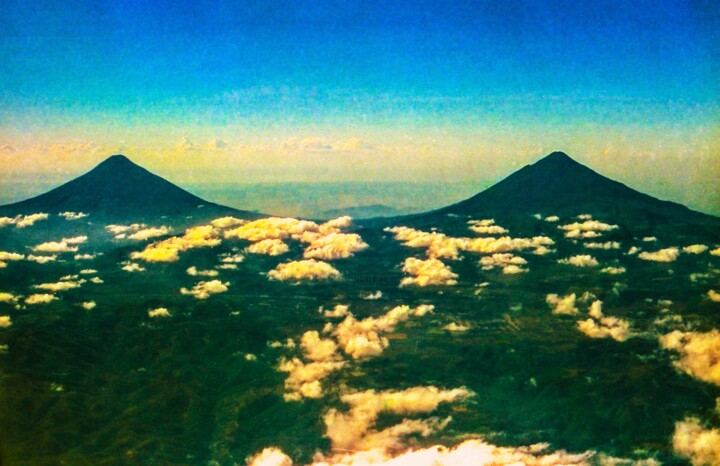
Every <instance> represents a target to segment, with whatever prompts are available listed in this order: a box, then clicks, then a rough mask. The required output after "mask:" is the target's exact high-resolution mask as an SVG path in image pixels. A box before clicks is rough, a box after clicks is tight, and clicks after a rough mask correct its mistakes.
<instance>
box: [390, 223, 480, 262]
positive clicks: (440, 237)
mask: <svg viewBox="0 0 720 466" xmlns="http://www.w3.org/2000/svg"><path fill="white" fill-rule="evenodd" d="M385 231H387V232H390V233H394V234H395V239H396V240H398V241H404V243H403V244H404V245H405V246H408V247H411V248H426V249H427V255H428V257H429V258H431V259H438V258H446V259H457V258H458V252H459V250H461V249H463V244H464V243H465V242H467V240H465V239H459V238H452V237H449V236H445V235H444V234H442V233H436V232H433V233H427V232H424V231H420V230H416V229H414V228H409V227H392V228H385ZM490 239H491V240H492V238H490Z"/></svg>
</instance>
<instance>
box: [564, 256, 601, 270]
mask: <svg viewBox="0 0 720 466" xmlns="http://www.w3.org/2000/svg"><path fill="white" fill-rule="evenodd" d="M558 263H560V264H567V265H574V266H575V267H596V266H598V265H599V262H598V261H597V259H595V258H594V257H592V256H589V255H586V254H585V255H583V254H581V255H577V256H572V257H568V258H567V259H560V260H558Z"/></svg>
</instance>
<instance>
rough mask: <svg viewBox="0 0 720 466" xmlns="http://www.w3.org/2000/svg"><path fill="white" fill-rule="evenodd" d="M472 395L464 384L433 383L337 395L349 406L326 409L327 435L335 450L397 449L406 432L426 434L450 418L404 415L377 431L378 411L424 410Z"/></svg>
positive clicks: (417, 411) (400, 445)
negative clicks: (443, 386)
mask: <svg viewBox="0 0 720 466" xmlns="http://www.w3.org/2000/svg"><path fill="white" fill-rule="evenodd" d="M473 395H474V393H473V392H471V391H470V390H468V389H467V388H464V387H462V388H456V389H452V390H442V389H439V388H437V387H434V386H429V387H412V388H408V389H405V390H387V391H375V390H367V391H364V392H357V393H349V394H345V395H342V396H341V397H340V399H341V401H342V402H343V403H345V404H347V405H349V406H350V410H349V411H347V412H341V411H339V410H337V409H335V408H333V409H330V410H328V412H327V413H325V415H324V416H323V421H324V422H325V426H326V429H327V432H326V436H327V437H328V438H329V439H330V442H331V443H332V447H333V449H335V450H343V451H367V450H374V449H377V450H381V451H397V450H398V449H400V448H402V446H403V443H402V440H403V438H404V437H405V436H407V435H410V434H420V435H422V436H425V437H427V436H428V435H430V434H432V433H434V432H436V431H438V430H441V429H442V428H444V427H445V426H446V425H447V423H448V422H449V421H450V420H451V418H447V419H445V420H441V419H438V418H429V419H425V420H415V419H403V420H402V421H401V422H400V423H399V424H396V425H393V426H390V427H387V428H385V429H384V430H380V431H379V430H376V429H374V426H375V423H376V421H377V419H378V417H379V415H380V414H382V413H392V414H400V415H409V414H427V413H431V412H433V411H435V410H436V409H437V407H438V406H439V405H440V404H441V403H453V402H459V401H463V400H465V399H467V398H469V397H471V396H473Z"/></svg>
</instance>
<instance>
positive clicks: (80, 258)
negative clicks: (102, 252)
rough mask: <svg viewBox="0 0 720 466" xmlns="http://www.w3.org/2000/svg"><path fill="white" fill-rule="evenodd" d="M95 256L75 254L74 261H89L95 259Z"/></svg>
mask: <svg viewBox="0 0 720 466" xmlns="http://www.w3.org/2000/svg"><path fill="white" fill-rule="evenodd" d="M95 257H96V254H75V260H76V261H79V260H91V259H95Z"/></svg>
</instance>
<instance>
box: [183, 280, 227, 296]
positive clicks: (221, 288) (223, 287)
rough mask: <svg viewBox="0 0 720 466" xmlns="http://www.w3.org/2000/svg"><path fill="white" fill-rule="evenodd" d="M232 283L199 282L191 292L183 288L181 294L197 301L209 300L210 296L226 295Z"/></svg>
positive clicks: (218, 281)
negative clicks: (190, 296)
mask: <svg viewBox="0 0 720 466" xmlns="http://www.w3.org/2000/svg"><path fill="white" fill-rule="evenodd" d="M229 285H230V283H227V282H225V283H223V282H221V281H220V280H210V281H202V282H198V283H197V284H196V285H195V286H193V287H192V289H191V290H189V289H187V288H184V287H183V288H181V289H180V293H182V294H185V295H192V296H194V297H195V298H196V299H207V298H209V297H210V295H213V294H217V293H224V292H225V291H227V290H228V286H229Z"/></svg>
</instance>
